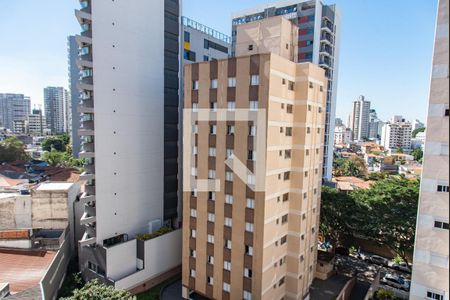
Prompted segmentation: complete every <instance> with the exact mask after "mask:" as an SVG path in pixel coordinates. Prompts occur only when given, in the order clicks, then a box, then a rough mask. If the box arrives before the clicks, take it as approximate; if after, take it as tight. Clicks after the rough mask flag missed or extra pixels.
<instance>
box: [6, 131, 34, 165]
mask: <svg viewBox="0 0 450 300" xmlns="http://www.w3.org/2000/svg"><path fill="white" fill-rule="evenodd" d="M29 158H30V157H29V156H28V155H27V154H26V153H25V145H24V144H23V143H22V142H21V141H20V140H19V139H18V138H17V137H15V136H13V137H9V138H7V139H5V140H4V141H2V142H0V162H1V163H4V162H13V161H16V160H28V159H29Z"/></svg>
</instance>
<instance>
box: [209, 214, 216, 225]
mask: <svg viewBox="0 0 450 300" xmlns="http://www.w3.org/2000/svg"><path fill="white" fill-rule="evenodd" d="M215 221H216V215H215V214H212V213H208V222H211V223H214V222H215Z"/></svg>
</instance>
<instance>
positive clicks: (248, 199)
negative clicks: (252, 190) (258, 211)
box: [247, 198, 255, 209]
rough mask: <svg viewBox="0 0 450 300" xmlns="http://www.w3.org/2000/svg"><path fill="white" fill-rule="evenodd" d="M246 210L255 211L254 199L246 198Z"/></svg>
mask: <svg viewBox="0 0 450 300" xmlns="http://www.w3.org/2000/svg"><path fill="white" fill-rule="evenodd" d="M247 208H250V209H255V199H251V198H247Z"/></svg>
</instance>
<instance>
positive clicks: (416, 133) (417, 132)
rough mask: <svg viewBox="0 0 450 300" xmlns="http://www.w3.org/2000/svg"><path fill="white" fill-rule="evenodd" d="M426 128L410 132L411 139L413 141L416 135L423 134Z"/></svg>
mask: <svg viewBox="0 0 450 300" xmlns="http://www.w3.org/2000/svg"><path fill="white" fill-rule="evenodd" d="M425 130H426V128H416V129H414V130H413V132H412V138H413V139H415V138H416V137H417V135H418V134H419V133H421V132H425Z"/></svg>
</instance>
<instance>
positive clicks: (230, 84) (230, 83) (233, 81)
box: [228, 77, 236, 87]
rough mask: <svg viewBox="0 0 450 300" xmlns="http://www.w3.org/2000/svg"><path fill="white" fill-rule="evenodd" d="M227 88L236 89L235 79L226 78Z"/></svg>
mask: <svg viewBox="0 0 450 300" xmlns="http://www.w3.org/2000/svg"><path fill="white" fill-rule="evenodd" d="M228 87H236V77H230V78H228Z"/></svg>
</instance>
